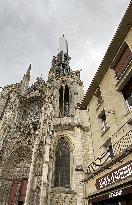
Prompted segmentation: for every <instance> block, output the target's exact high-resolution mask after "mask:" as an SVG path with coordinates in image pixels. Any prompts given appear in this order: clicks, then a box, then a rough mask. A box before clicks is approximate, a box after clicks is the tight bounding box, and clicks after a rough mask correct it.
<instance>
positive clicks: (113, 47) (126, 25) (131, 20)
mask: <svg viewBox="0 0 132 205" xmlns="http://www.w3.org/2000/svg"><path fill="white" fill-rule="evenodd" d="M131 26H132V0H131V1H130V3H129V6H128V8H127V10H126V12H125V15H124V16H123V18H122V20H121V22H120V24H119V26H118V29H117V31H116V33H115V35H114V37H113V39H112V41H111V43H110V45H109V47H108V49H107V51H106V53H105V56H104V58H103V60H102V62H101V64H100V66H99V68H98V70H97V72H96V74H95V76H94V78H93V80H92V82H91V84H90V86H89V88H88V90H87V92H86V94H85V95H84V98H83V100H82V102H81V105H80V109H86V107H87V105H88V104H89V102H90V100H91V98H92V96H93V94H94V92H95V90H96V89H97V87H98V86H99V84H100V82H101V80H102V78H103V77H104V75H105V73H106V72H107V70H108V69H109V66H110V64H111V63H112V61H113V59H114V57H115V55H116V53H117V52H118V50H119V48H120V46H121V44H122V42H123V41H124V39H125V37H126V35H127V33H128V31H129V29H130V28H131Z"/></svg>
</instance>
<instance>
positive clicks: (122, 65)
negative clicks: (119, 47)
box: [114, 46, 132, 79]
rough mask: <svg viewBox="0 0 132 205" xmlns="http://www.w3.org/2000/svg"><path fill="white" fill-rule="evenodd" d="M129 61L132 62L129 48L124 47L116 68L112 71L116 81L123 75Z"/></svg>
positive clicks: (131, 53)
mask: <svg viewBox="0 0 132 205" xmlns="http://www.w3.org/2000/svg"><path fill="white" fill-rule="evenodd" d="M131 60H132V52H131V50H130V48H129V47H128V46H126V48H125V49H124V51H123V53H122V55H121V57H120V58H119V60H118V62H117V64H116V66H115V67H114V70H115V73H116V76H117V78H118V79H119V78H120V77H121V75H122V74H123V73H124V71H125V70H126V68H127V66H128V65H129V63H130V62H131Z"/></svg>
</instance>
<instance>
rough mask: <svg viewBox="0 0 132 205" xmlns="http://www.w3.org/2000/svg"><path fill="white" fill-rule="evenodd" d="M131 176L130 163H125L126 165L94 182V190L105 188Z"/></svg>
mask: <svg viewBox="0 0 132 205" xmlns="http://www.w3.org/2000/svg"><path fill="white" fill-rule="evenodd" d="M130 176H132V161H129V162H127V163H126V164H124V165H122V166H120V167H118V168H117V169H115V170H113V171H112V172H110V173H108V174H106V175H104V176H103V177H100V178H99V179H97V180H96V188H97V189H101V188H105V187H107V186H109V185H111V184H114V183H116V182H119V181H121V180H123V179H126V178H128V177H130Z"/></svg>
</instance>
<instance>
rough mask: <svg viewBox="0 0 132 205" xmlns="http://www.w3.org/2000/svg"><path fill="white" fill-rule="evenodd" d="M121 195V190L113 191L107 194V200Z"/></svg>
mask: <svg viewBox="0 0 132 205" xmlns="http://www.w3.org/2000/svg"><path fill="white" fill-rule="evenodd" d="M121 194H122V190H117V191H113V192H111V193H109V198H113V197H116V196H121Z"/></svg>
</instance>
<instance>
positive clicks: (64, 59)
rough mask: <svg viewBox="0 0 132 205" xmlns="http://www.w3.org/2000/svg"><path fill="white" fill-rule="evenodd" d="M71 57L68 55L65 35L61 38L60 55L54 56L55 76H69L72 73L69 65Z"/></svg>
mask: <svg viewBox="0 0 132 205" xmlns="http://www.w3.org/2000/svg"><path fill="white" fill-rule="evenodd" d="M70 59H71V58H70V57H69V55H68V42H67V40H66V39H65V37H64V34H63V36H62V37H61V38H59V53H58V55H57V56H53V60H52V68H51V70H52V71H53V72H54V74H55V76H64V75H68V74H69V73H70V72H71V69H70V66H69V63H70Z"/></svg>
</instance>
